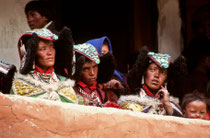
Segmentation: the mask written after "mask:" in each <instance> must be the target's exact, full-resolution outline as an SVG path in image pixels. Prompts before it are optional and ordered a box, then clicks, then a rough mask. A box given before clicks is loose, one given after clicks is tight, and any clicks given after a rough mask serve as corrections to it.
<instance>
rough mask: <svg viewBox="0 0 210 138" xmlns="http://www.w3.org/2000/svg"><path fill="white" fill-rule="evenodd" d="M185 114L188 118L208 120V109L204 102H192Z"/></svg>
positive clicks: (186, 108)
mask: <svg viewBox="0 0 210 138" xmlns="http://www.w3.org/2000/svg"><path fill="white" fill-rule="evenodd" d="M183 113H184V117H186V118H195V119H196V118H198V119H206V115H207V107H206V104H205V103H204V102H202V101H192V102H190V103H188V104H187V106H186V107H185V110H184V111H183Z"/></svg>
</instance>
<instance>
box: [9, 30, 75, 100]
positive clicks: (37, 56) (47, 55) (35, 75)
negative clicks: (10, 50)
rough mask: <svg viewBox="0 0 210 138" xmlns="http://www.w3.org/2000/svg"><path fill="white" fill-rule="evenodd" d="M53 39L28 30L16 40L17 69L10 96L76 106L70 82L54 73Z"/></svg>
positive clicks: (51, 36) (45, 34) (54, 36)
mask: <svg viewBox="0 0 210 138" xmlns="http://www.w3.org/2000/svg"><path fill="white" fill-rule="evenodd" d="M57 39H58V36H57V35H55V34H53V33H52V32H51V31H49V30H48V29H45V28H43V29H35V30H32V31H28V32H26V33H24V34H23V35H22V36H21V37H20V39H19V42H18V49H19V54H20V59H21V67H20V70H19V72H20V73H18V74H16V76H15V80H14V81H13V85H12V89H11V91H10V93H11V94H16V95H21V96H29V97H38V98H43V99H49V100H54V101H62V102H70V103H77V98H76V95H75V92H74V90H73V88H72V87H73V86H74V81H72V80H70V79H66V78H65V77H63V76H60V75H57V74H56V73H55V72H54V67H53V66H54V63H55V58H56V54H55V53H56V51H55V49H54V43H53V42H54V41H56V40H57ZM64 52H65V51H64ZM72 52H73V51H72Z"/></svg>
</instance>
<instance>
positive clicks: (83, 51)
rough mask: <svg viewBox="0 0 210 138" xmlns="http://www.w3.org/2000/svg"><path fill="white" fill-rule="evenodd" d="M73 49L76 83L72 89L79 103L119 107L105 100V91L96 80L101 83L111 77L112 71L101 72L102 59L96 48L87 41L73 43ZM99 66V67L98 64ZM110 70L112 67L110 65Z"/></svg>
mask: <svg viewBox="0 0 210 138" xmlns="http://www.w3.org/2000/svg"><path fill="white" fill-rule="evenodd" d="M74 51H75V55H76V71H75V74H74V76H73V77H74V79H75V80H76V85H75V86H74V90H75V92H76V94H77V97H78V101H79V104H82V105H91V106H98V107H115V108H119V105H117V104H116V103H113V102H112V101H107V99H106V98H105V92H104V91H103V90H102V86H101V85H100V84H98V82H100V83H103V82H104V81H107V80H109V79H111V76H112V74H113V71H108V70H109V69H108V70H107V73H105V74H101V76H100V78H98V77H99V76H98V74H99V72H100V70H99V69H104V68H103V67H102V66H105V65H106V64H103V62H105V61H103V60H100V57H99V55H98V52H97V50H96V48H95V47H94V46H93V45H91V44H88V43H83V44H78V45H74ZM100 65H102V66H101V68H99V66H100ZM111 70H113V68H112V67H111Z"/></svg>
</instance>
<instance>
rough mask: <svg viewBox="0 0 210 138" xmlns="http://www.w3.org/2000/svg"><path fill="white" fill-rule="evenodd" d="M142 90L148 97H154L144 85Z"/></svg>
mask: <svg viewBox="0 0 210 138" xmlns="http://www.w3.org/2000/svg"><path fill="white" fill-rule="evenodd" d="M144 90H145V92H146V94H147V95H148V96H152V97H155V95H154V94H153V93H152V92H151V91H150V90H149V89H148V88H147V86H146V85H145V84H144Z"/></svg>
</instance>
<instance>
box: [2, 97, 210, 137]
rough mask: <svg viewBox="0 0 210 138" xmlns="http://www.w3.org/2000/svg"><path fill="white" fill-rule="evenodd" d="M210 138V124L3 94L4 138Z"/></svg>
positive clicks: (202, 121) (195, 120) (201, 121)
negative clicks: (5, 137) (20, 137)
mask: <svg viewBox="0 0 210 138" xmlns="http://www.w3.org/2000/svg"><path fill="white" fill-rule="evenodd" d="M4 136H9V137H19V136H25V137H113V138H115V137H132V138H135V137H150V138H154V137H160V138H162V137H167V138H177V137H182V138H189V137H194V138H197V137H200V138H201V137H202V138H208V137H210V122H209V121H204V120H197V119H194V120H193V119H184V118H178V117H171V116H158V115H150V114H144V113H135V112H132V111H126V110H120V109H113V108H97V107H88V106H82V105H75V104H70V103H61V102H54V101H48V100H42V99H36V98H29V97H21V96H14V95H12V96H11V95H3V94H1V93H0V137H4Z"/></svg>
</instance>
